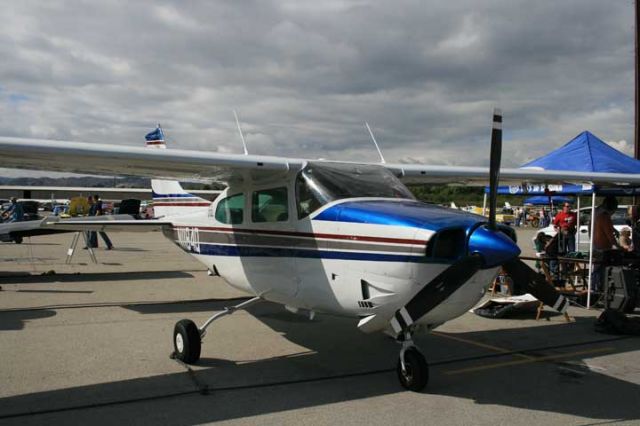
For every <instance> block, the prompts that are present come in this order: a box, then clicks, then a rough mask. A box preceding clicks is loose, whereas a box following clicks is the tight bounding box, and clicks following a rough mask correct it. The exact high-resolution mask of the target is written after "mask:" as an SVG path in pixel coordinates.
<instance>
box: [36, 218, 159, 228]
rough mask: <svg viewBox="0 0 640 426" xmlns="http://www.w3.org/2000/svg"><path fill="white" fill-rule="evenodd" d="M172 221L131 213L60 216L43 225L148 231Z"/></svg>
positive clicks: (47, 220)
mask: <svg viewBox="0 0 640 426" xmlns="http://www.w3.org/2000/svg"><path fill="white" fill-rule="evenodd" d="M171 226H172V223H171V222H169V221H162V220H154V219H150V220H141V219H134V218H133V216H130V215H113V216H111V215H108V216H90V217H73V218H70V219H60V218H58V217H55V216H54V217H51V218H47V219H45V220H44V221H43V223H42V227H43V228H47V229H52V230H57V231H109V232H113V231H115V232H148V231H162V230H164V229H167V228H170V227H171Z"/></svg>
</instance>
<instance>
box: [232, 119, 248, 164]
mask: <svg viewBox="0 0 640 426" xmlns="http://www.w3.org/2000/svg"><path fill="white" fill-rule="evenodd" d="M233 116H234V117H235V118H236V126H238V133H240V139H241V140H242V147H243V148H244V155H249V151H247V144H246V142H245V141H244V135H243V134H242V129H241V128H240V120H238V113H237V112H236V110H235V109H234V110H233Z"/></svg>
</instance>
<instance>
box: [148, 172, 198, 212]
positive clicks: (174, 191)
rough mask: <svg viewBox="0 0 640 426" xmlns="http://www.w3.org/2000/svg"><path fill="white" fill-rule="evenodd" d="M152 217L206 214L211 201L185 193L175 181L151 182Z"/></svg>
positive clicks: (156, 180) (154, 180) (155, 180)
mask: <svg viewBox="0 0 640 426" xmlns="http://www.w3.org/2000/svg"><path fill="white" fill-rule="evenodd" d="M151 190H152V192H153V216H154V217H169V216H178V215H184V214H193V213H199V212H202V213H204V214H207V211H208V209H209V206H210V205H211V201H207V200H205V199H204V198H200V197H197V196H195V195H192V194H189V193H188V192H187V191H185V190H184V189H183V188H182V186H181V185H180V182H178V181H175V180H158V179H153V180H151Z"/></svg>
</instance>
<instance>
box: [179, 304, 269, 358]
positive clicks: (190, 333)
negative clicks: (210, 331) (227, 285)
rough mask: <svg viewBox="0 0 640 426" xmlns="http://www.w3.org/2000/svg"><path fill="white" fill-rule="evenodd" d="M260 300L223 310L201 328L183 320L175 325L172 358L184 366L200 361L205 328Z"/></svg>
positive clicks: (205, 332)
mask: <svg viewBox="0 0 640 426" xmlns="http://www.w3.org/2000/svg"><path fill="white" fill-rule="evenodd" d="M261 300H262V298H260V297H254V298H252V299H249V300H245V301H244V302H242V303H240V304H238V305H235V306H229V307H226V308H224V311H222V312H216V313H215V314H214V315H213V316H212V317H211V318H209V319H208V320H207V322H205V323H204V324H203V325H202V327H200V328H198V326H197V325H196V324H195V323H194V322H193V321H191V320H188V319H183V320H180V321H178V322H177V323H176V326H175V327H174V329H173V349H174V356H175V357H176V358H177V359H179V360H180V361H182V362H184V363H185V364H194V363H196V362H198V360H199V359H200V349H201V343H202V339H204V336H205V335H206V334H207V328H208V327H209V326H210V325H211V323H212V322H214V321H215V320H217V319H219V318H222V317H224V316H227V315H231V314H232V313H234V312H235V311H237V310H239V309H244V308H247V307H248V306H250V305H253V304H254V303H256V302H260V301H261Z"/></svg>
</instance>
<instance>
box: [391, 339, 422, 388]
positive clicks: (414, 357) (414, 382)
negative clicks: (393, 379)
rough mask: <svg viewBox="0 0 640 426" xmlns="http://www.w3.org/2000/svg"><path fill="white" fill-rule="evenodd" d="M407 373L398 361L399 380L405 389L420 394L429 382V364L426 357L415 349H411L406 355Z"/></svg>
mask: <svg viewBox="0 0 640 426" xmlns="http://www.w3.org/2000/svg"><path fill="white" fill-rule="evenodd" d="M404 364H405V366H406V370H407V371H406V373H403V372H402V363H401V362H400V359H398V366H397V368H396V371H397V373H398V380H400V384H401V385H402V387H403V388H405V389H408V390H410V391H413V392H420V391H421V390H423V389H424V388H425V386H427V383H428V382H429V364H427V361H426V360H425V359H424V356H422V354H421V353H420V352H419V351H418V350H417V349H414V348H409V349H407V350H406V351H405V353H404Z"/></svg>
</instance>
